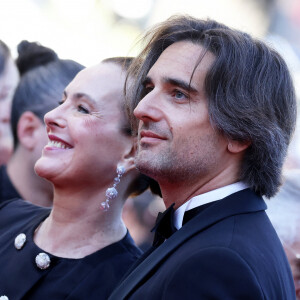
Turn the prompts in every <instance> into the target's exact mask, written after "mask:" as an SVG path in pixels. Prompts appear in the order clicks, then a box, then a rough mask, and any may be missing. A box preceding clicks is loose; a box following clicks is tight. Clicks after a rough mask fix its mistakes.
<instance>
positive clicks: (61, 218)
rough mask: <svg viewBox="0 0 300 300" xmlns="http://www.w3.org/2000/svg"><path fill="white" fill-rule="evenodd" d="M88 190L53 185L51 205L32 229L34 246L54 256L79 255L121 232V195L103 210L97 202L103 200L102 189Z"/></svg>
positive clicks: (120, 235)
mask: <svg viewBox="0 0 300 300" xmlns="http://www.w3.org/2000/svg"><path fill="white" fill-rule="evenodd" d="M91 190H92V189H91V188H89V189H87V190H86V191H84V189H81V190H80V191H79V190H78V191H74V190H73V192H72V193H70V192H69V193H68V192H67V191H66V190H65V189H63V190H60V189H59V188H55V191H54V201H53V209H52V211H51V213H50V215H49V217H48V218H47V219H46V220H45V221H44V222H43V223H42V224H41V226H39V228H38V229H37V230H36V232H35V236H34V241H35V243H36V244H37V246H39V247H40V248H41V249H43V250H45V251H47V252H49V253H51V254H53V255H56V256H60V257H66V258H82V257H85V256H87V255H89V254H91V253H94V252H96V251H97V250H99V249H102V248H104V247H106V246H108V245H110V244H112V243H115V242H117V241H119V240H121V239H122V238H123V237H124V236H125V234H126V227H125V225H124V223H123V221H122V218H121V212H122V203H124V199H121V197H122V195H120V196H118V198H116V199H114V203H112V205H111V207H110V209H109V210H108V211H103V210H101V208H100V203H101V202H102V201H104V200H105V190H102V191H99V190H97V191H95V192H94V193H93V192H92V191H91ZM121 194H122V193H121Z"/></svg>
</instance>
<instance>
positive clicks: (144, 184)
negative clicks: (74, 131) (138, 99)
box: [102, 56, 161, 196]
mask: <svg viewBox="0 0 300 300" xmlns="http://www.w3.org/2000/svg"><path fill="white" fill-rule="evenodd" d="M133 61H134V58H133V57H123V56H120V57H110V58H106V59H104V60H102V63H113V64H116V65H118V66H120V67H121V69H122V70H123V71H125V72H127V71H128V69H129V67H130V65H131V64H132V63H133ZM124 114H125V105H124ZM123 129H124V130H123V132H124V134H126V135H130V136H131V135H132V129H131V126H130V122H129V120H128V116H127V115H126V114H125V126H124V128H123ZM148 187H149V188H150V190H151V192H152V193H153V194H156V195H159V196H161V191H160V188H159V185H158V183H157V182H156V181H155V180H154V179H152V178H150V177H148V176H146V175H144V174H140V175H139V177H138V178H137V179H136V180H135V181H134V182H132V184H131V185H130V186H129V187H128V194H129V195H131V196H137V195H140V194H142V193H143V192H144V191H145V190H146V189H147V188H148Z"/></svg>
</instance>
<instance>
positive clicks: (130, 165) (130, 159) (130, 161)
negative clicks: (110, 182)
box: [121, 137, 137, 172]
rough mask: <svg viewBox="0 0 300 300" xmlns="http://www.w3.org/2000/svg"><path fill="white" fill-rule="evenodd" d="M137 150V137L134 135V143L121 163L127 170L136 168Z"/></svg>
mask: <svg viewBox="0 0 300 300" xmlns="http://www.w3.org/2000/svg"><path fill="white" fill-rule="evenodd" d="M136 152H137V137H132V144H131V146H130V147H128V149H127V151H126V152H125V153H124V155H123V157H122V161H121V164H122V165H123V166H124V167H125V169H126V172H128V171H131V170H133V169H135V162H134V158H135V155H136Z"/></svg>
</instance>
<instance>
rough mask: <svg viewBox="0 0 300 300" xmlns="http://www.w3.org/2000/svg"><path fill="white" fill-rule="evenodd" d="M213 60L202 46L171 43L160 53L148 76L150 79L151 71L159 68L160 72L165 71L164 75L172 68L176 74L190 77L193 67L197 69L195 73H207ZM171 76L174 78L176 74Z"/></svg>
mask: <svg viewBox="0 0 300 300" xmlns="http://www.w3.org/2000/svg"><path fill="white" fill-rule="evenodd" d="M214 60H215V56H214V55H213V54H212V53H211V52H209V51H206V50H205V48H204V47H203V46H202V45H200V44H195V43H192V42H190V41H180V42H176V43H173V44H172V45H170V46H169V47H167V48H166V49H165V50H164V51H163V52H162V53H161V55H160V56H159V58H158V59H157V61H156V62H155V63H154V65H153V66H152V68H151V69H150V70H149V73H148V75H149V76H150V77H151V73H152V72H153V70H155V69H156V68H157V67H159V68H160V70H161V72H163V71H165V72H166V73H167V72H169V71H171V72H174V68H176V72H177V73H178V74H179V73H181V74H185V75H187V76H189V77H190V76H191V75H192V74H193V72H194V70H195V67H197V68H196V71H197V70H200V71H201V72H207V71H208V70H209V69H210V67H211V65H212V63H213V61H214ZM173 75H175V76H176V74H173Z"/></svg>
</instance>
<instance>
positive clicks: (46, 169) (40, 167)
mask: <svg viewBox="0 0 300 300" xmlns="http://www.w3.org/2000/svg"><path fill="white" fill-rule="evenodd" d="M52 169H53V168H51V166H49V163H47V161H46V159H45V158H43V157H41V158H40V159H38V160H37V162H36V163H35V166H34V171H35V173H36V174H37V175H38V176H40V177H42V178H45V179H47V180H50V178H51V177H52V176H53V170H52ZM50 181H51V180H50Z"/></svg>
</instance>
